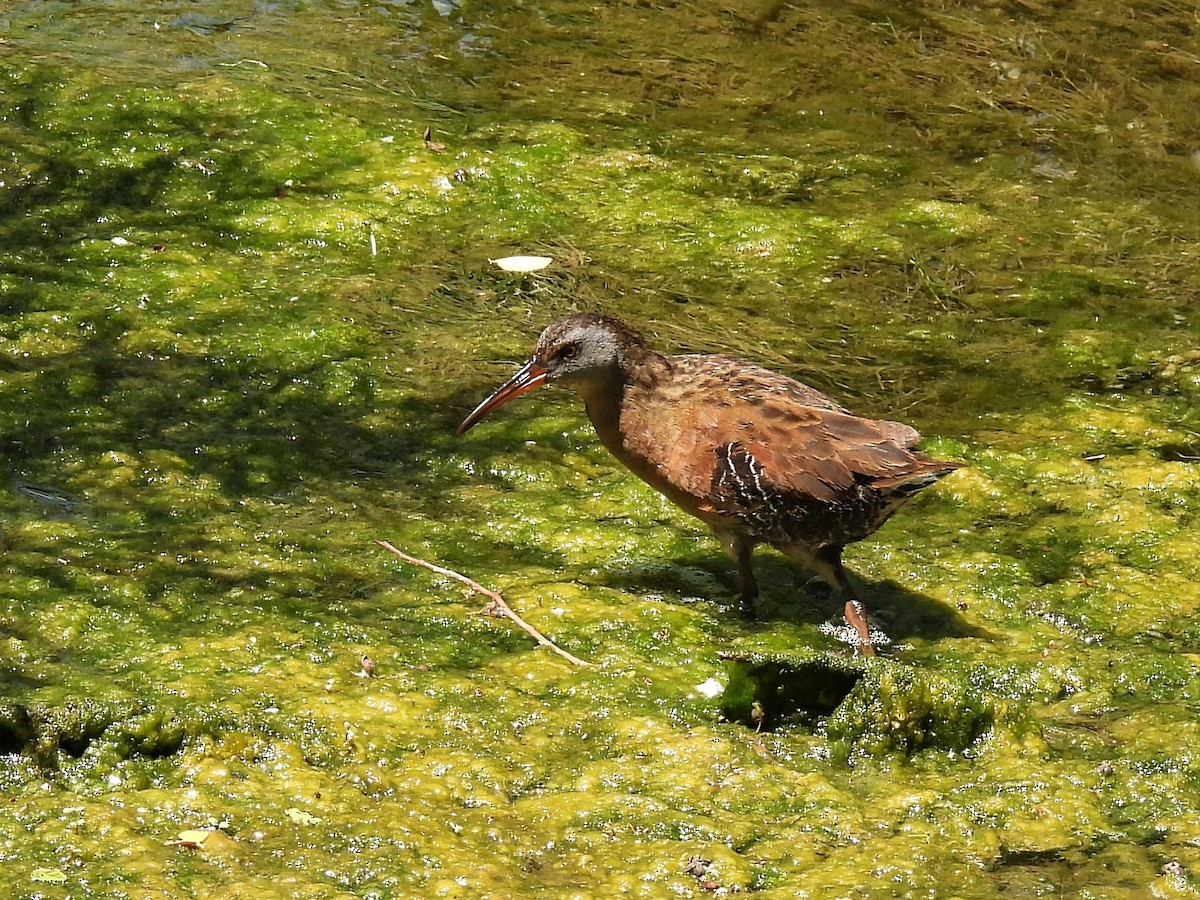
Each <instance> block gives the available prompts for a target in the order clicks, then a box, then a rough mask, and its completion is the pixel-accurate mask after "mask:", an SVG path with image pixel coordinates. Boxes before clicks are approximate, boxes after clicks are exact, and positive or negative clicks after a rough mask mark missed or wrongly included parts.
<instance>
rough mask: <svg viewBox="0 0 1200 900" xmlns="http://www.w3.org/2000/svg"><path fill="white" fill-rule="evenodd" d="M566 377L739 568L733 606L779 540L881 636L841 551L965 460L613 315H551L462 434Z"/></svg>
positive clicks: (856, 639) (859, 639)
mask: <svg viewBox="0 0 1200 900" xmlns="http://www.w3.org/2000/svg"><path fill="white" fill-rule="evenodd" d="M546 384H551V385H562V386H564V387H568V388H572V389H574V390H575V391H576V392H577V393H578V394H579V395H580V397H582V399H583V404H584V408H585V410H586V411H587V416H588V418H589V419H590V420H591V422H592V425H593V426H594V428H595V431H596V434H597V436H598V437H599V438H600V442H601V443H602V444H603V445H604V446H605V448H607V449H608V451H609V452H610V453H611V454H612V455H613V456H614V457H616V459H617V460H618V461H619V462H621V463H622V464H623V465H624V466H625V467H626V468H628V469H629V470H630V471H631V472H632V473H633V474H634V475H636V476H638V477H639V478H641V479H642V480H643V481H645V482H646V483H647V484H649V485H650V486H651V487H652V488H654V489H655V490H657V491H658V492H659V493H661V494H663V495H664V496H665V497H666V498H667V499H669V500H670V501H672V502H673V503H675V504H676V505H677V506H679V507H680V508H682V509H683V510H684V511H686V512H688V513H690V514H691V515H693V516H695V517H696V518H698V519H700V520H701V521H702V522H703V523H705V524H706V525H707V526H708V527H709V528H710V529H711V530H712V532H713V535H714V536H715V537H716V539H717V540H718V541H719V542H720V544H721V545H722V546H723V547H724V549H725V551H726V552H727V553H728V554H729V556H730V557H732V559H733V561H734V564H735V566H736V568H737V573H738V583H739V607H740V609H741V611H742V612H743V613H744V614H745V615H747V616H749V617H753V616H754V613H755V601H756V599H757V598H758V593H759V592H758V584H757V582H756V580H755V577H754V571H753V566H752V554H753V551H754V548H755V547H756V546H758V545H760V544H767V545H769V546H772V547H775V548H777V549H778V550H780V551H781V552H782V553H783V554H784V555H786V556H787V557H789V558H790V559H792V560H794V561H796V562H798V563H800V564H801V565H803V566H804V567H806V568H807V569H809V570H810V571H812V572H814V573H816V574H817V575H818V576H820V577H821V578H822V579H823V580H824V581H825V582H826V583H828V584H829V585H830V586H831V587H832V588H833V590H834V591H835V592H836V593H837V595H838V596H839V598H840V599H841V600H842V601H843V602H844V603H845V618H846V621H847V623H848V624H849V625H850V627H851V629H852V632H849V634H850V636H851V640H850V642H851V643H852V644H854V645H855V648H856V651H857V652H858V653H859V654H861V655H863V656H873V655H875V644H876V642H877V641H878V642H880V643H882V640H880V638H881V637H882V635H879V637H876V634H878V633H873V632H872V630H871V628H870V625H869V622H868V620H867V615H866V607H865V606H864V604H863V603H862V601H861V600H860V599H859V597H858V595H857V594H856V593H855V590H854V588H853V587H852V586H851V584H850V580H849V578H848V577H847V574H846V570H845V568H844V566H843V564H842V551H843V549H844V548H845V546H846V545H847V544H850V543H853V542H855V541H859V540H862V539H863V538H865V537H867V536H868V535H870V534H872V533H873V532H874V531H875V530H876V529H877V528H879V526H880V525H882V524H883V523H884V522H885V521H887V519H888V518H889V517H890V516H891V515H892V513H894V512H895V511H896V510H897V509H898V508H899V507H900V506H902V505H903V504H904V503H905V502H906V501H907V500H909V499H910V498H912V497H913V496H914V495H915V494H917V493H918V492H919V491H921V490H923V489H924V488H926V487H929V486H930V485H932V484H934V483H935V482H937V481H938V480H940V479H941V478H943V477H945V476H946V475H949V474H950V473H951V472H953V471H954V470H955V469H958V468H960V467H961V464H960V463H956V462H947V461H944V460H939V459H934V458H933V457H931V456H928V455H926V454H925V453H922V452H921V451H920V450H918V449H916V445H917V443H918V441H920V438H921V436H920V434H918V433H917V431H916V429H914V428H912V427H910V426H908V425H904V424H902V423H899V422H890V421H886V420H882V419H868V418H863V417H861V416H857V415H854V414H853V413H851V412H850V411H849V410H847V409H846V408H845V407H843V406H842V405H841V404H839V403H837V402H836V401H835V400H833V399H831V398H830V397H828V396H826V395H825V394H823V393H821V392H820V391H818V390H817V389H815V388H812V387H809V386H808V385H806V384H803V383H801V382H799V381H796V380H795V379H792V378H789V377H788V376H786V375H782V374H780V373H777V372H774V371H771V370H769V369H765V368H762V367H760V366H756V365H753V364H751V363H747V362H744V361H743V360H740V359H738V358H736V357H733V356H728V355H724V354H686V355H679V356H667V355H664V354H662V353H659V352H658V351H657V350H654V349H653V348H652V347H651V346H650V345H649V344H648V343H647V342H646V340H645V339H644V338H643V337H642V335H641V333H640V332H638V331H637V330H636V329H634V328H632V327H630V326H629V325H627V324H625V323H624V322H622V321H620V320H619V319H616V318H612V317H610V316H606V315H602V314H599V313H592V312H585V313H576V314H574V315H570V316H567V317H565V318H563V319H560V320H558V321H556V322H554V323H553V324H551V325H549V326H548V327H547V328H546V329H545V331H543V332H542V334H541V337H540V338H538V341H537V344H536V346H535V348H534V350H533V354H532V356H531V357H530V359H529V361H528V362H526V363H525V364H524V365H523V366H521V367H520V369H518V370H517V372H516V373H515V374H514V375H513V376H512V377H511V378H510V379H509V380H508V381H506V382H505V383H504V384H502V385H501V386H500V387H499V388H497V389H496V390H495V391H493V392H492V393H491V394H489V395H488V396H487V397H486V398H485V399H484V400H483V401H482V402H480V403H479V405H478V406H476V407H475V409H474V410H472V411H471V412H470V413H469V414H468V415H467V417H466V418H465V419H463V421H462V424H460V425H459V426H458V429H457V430H458V433H459V434H464V433H465V432H467V431H468V430H469V429H471V428H472V427H474V426H475V425H476V424H478V423H479V422H480V421H482V420H483V419H484V418H486V417H487V416H488V415H490V414H491V413H493V412H495V411H496V410H497V409H499V408H500V407H501V406H504V405H505V404H506V403H508V402H509V401H511V400H513V399H515V398H517V397H519V396H521V395H522V394H525V393H527V392H528V391H532V390H534V389H535V388H538V387H540V386H542V385H546Z"/></svg>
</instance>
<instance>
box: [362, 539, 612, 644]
mask: <svg viewBox="0 0 1200 900" xmlns="http://www.w3.org/2000/svg"><path fill="white" fill-rule="evenodd" d="M375 543H377V544H378V545H379V546H380V547H382V548H383V549H384V550H387V551H388V552H389V553H394V554H396V555H397V556H398V557H400V558H401V559H402V560H404V561H405V562H410V563H412V564H413V565H414V566H421V567H422V568H425V569H429V571H431V572H437V573H438V574H439V575H446V576H448V577H450V578H453V579H455V580H456V581H461V582H462V583H463V584H465V585H466V586H467V587H469V588H470V589H471V590H473V591H474V592H475V593H477V594H483V596H485V597H487V598H488V599H489V600H490V601H491V602H490V603H488V605H487V606H485V607H484V608H483V609H481V610H480V612H481V613H487V614H488V615H495V614H496V613H497V612H499V614H500V615H502V616H507V617H508V618H510V619H512V620H513V621H514V622H516V623H517V625H519V626H520V627H521V628H522V629H523V630H524V631H525V632H526V633H528V634H529V635H530V636H531V637H532V638H533V639H534V640H535V641H537V642H538V643H539V644H541V645H542V646H543V647H549V648H550V649H551V650H553V651H554V652H555V653H557V654H558V655H559V656H561V657H563V659H565V660H567V661H568V662H570V663H571V664H572V665H576V666H587V665H589V663H586V662H584V661H583V660H582V659H580V658H579V657H577V656H572V655H571V654H570V653H568V652H567V651H566V650H564V649H562V648H561V647H559V646H558V645H557V644H555V643H554V642H553V641H552V640H550V639H549V638H548V637H546V636H545V635H544V634H542V633H541V632H540V631H538V630H537V629H536V628H534V627H533V626H532V625H530V624H529V623H528V622H526V621H525V620H524V619H522V618H521V617H520V616H518V615H517V614H516V613H515V612H513V611H512V607H510V606H509V605H508V604H507V603H505V602H504V598H503V597H501V596H500V595H499V594H497V593H496V592H495V591H489V590H488V589H487V588H485V587H484V586H483V585H482V584H480V583H479V582H478V581H474V580H473V579H470V578H468V577H467V576H466V575H460V574H459V573H458V572H455V571H454V570H453V569H444V568H442V567H441V566H435V565H434V564H433V563H431V562H426V561H425V560H423V559H417V557H415V556H409V555H408V554H407V553H405V552H404V551H403V550H397V549H396V548H395V547H394V546H392V544H390V543H389V542H388V541H376V542H375Z"/></svg>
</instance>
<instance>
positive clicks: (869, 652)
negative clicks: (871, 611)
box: [776, 544, 875, 656]
mask: <svg viewBox="0 0 1200 900" xmlns="http://www.w3.org/2000/svg"><path fill="white" fill-rule="evenodd" d="M776 546H777V547H778V548H779V549H780V550H782V551H783V552H784V553H786V554H787V555H788V556H790V557H791V558H792V559H794V560H796V562H798V563H800V564H801V565H802V566H805V567H806V568H809V569H812V570H813V571H814V572H816V573H817V574H818V575H820V576H821V578H822V579H824V581H825V583H826V584H828V585H829V586H830V587H831V588H833V589H834V590H835V591H837V594H838V596H839V597H841V598H842V600H844V601H845V603H846V622H847V624H849V626H850V627H851V628H853V629H854V630H855V632H856V633H857V634H858V645H857V646H858V652H859V653H860V654H862V655H863V656H874V655H875V645H874V643H872V641H871V628H870V626H869V625H868V624H867V608H866V606H864V605H863V602H862V601H861V600H859V599H858V597H856V596H855V594H854V588H852V587H851V586H850V579H849V578H847V577H846V570H845V568H843V566H842V548H841V547H838V546H827V547H817V548H816V549H814V548H812V547H810V546H807V545H805V544H776Z"/></svg>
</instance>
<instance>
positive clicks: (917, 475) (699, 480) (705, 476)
mask: <svg viewBox="0 0 1200 900" xmlns="http://www.w3.org/2000/svg"><path fill="white" fill-rule="evenodd" d="M659 359H660V360H661V363H662V364H661V365H657V366H653V367H648V368H647V372H649V373H651V374H650V377H648V378H647V379H645V380H642V381H639V380H637V379H634V380H632V381H631V382H630V383H629V384H628V385H626V387H625V393H624V397H623V402H622V404H621V412H620V425H621V427H620V441H621V446H620V448H619V450H620V452H618V448H614V447H613V446H611V444H610V447H609V449H611V450H613V452H614V453H616V454H617V456H618V457H619V458H621V459H622V461H623V462H625V463H626V465H628V466H629V467H630V468H631V469H632V470H633V471H634V472H635V473H637V474H638V475H640V476H641V477H642V478H643V479H645V480H646V481H647V482H649V483H650V484H651V485H652V486H654V487H655V488H657V489H658V490H660V491H661V492H662V493H664V494H665V495H666V496H667V497H669V498H670V499H671V500H673V501H674V502H676V503H677V504H679V505H680V506H682V507H683V508H684V509H686V510H688V511H689V512H691V513H693V514H694V515H697V516H699V517H700V518H701V519H703V520H705V521H706V522H708V523H709V524H710V525H712V526H713V527H715V528H718V529H721V528H725V529H729V528H734V529H736V530H739V531H742V532H743V533H745V534H747V536H749V537H752V538H753V539H755V540H761V541H766V542H768V543H773V544H786V543H807V544H812V545H817V546H819V545H824V544H828V543H835V544H845V543H849V542H850V541H854V540H858V539H860V538H862V537H865V536H866V535H868V534H870V533H871V532H872V531H874V530H875V529H876V528H877V527H879V525H880V524H882V523H883V521H885V520H886V519H887V518H888V516H890V515H891V513H892V512H894V511H895V509H896V508H898V507H899V506H900V505H901V504H902V503H903V502H904V501H905V500H907V499H908V498H909V497H911V496H912V495H913V494H915V493H916V492H917V491H919V490H920V489H921V488H923V487H926V486H927V485H929V484H932V483H933V482H934V481H936V480H937V479H938V478H940V477H942V476H943V475H946V474H948V473H949V472H951V471H953V470H954V469H955V468H958V466H957V464H955V463H946V462H942V461H939V460H935V459H932V458H930V457H928V456H926V455H925V454H923V453H921V452H920V451H918V450H915V449H914V447H915V445H916V443H917V441H918V440H920V435H919V434H918V433H917V431H916V430H915V429H913V428H911V427H909V426H907V425H903V424H901V423H898V422H889V421H885V420H878V419H864V418H860V417H858V416H855V415H853V414H851V413H850V412H849V411H847V410H846V409H845V408H844V407H842V406H841V405H840V404H838V403H836V402H835V401H833V400H832V399H830V398H829V397H827V396H826V395H824V394H822V393H821V392H820V391H817V390H816V389H815V388H812V387H809V386H808V385H805V384H802V383H801V382H798V381H796V380H794V379H791V378H788V377H787V376H785V375H780V374H778V373H776V372H771V371H770V370H767V369H763V368H760V367H758V366H752V365H749V364H747V363H745V362H742V361H740V360H737V359H734V358H732V357H728V356H720V355H714V356H674V357H668V358H663V357H660V358H659ZM602 436H603V435H602ZM613 437H614V438H615V437H616V435H613ZM605 442H606V443H609V441H607V440H606V441H605Z"/></svg>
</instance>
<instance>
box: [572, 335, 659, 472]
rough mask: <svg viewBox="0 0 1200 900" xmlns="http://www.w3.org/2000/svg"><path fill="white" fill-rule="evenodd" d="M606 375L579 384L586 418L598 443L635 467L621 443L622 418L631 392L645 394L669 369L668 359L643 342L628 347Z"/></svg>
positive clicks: (622, 438)
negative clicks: (609, 374) (610, 373)
mask: <svg viewBox="0 0 1200 900" xmlns="http://www.w3.org/2000/svg"><path fill="white" fill-rule="evenodd" d="M630 349H631V350H632V351H633V352H629V351H627V352H626V355H625V357H624V358H623V359H622V364H621V365H620V366H619V367H618V368H617V369H614V371H613V373H612V375H611V376H610V377H608V378H604V379H597V380H595V381H592V382H590V383H588V384H586V385H581V386H580V391H579V392H580V394H582V396H583V403H584V407H585V408H586V409H587V414H588V418H589V419H591V420H592V425H593V426H594V427H595V429H596V434H597V435H598V436H599V438H600V441H601V443H603V444H604V446H605V447H606V448H608V451H609V452H610V453H612V454H613V455H614V456H615V457H617V459H619V460H621V462H623V463H625V465H627V466H629V467H630V468H633V469H634V470H635V471H637V469H638V466H637V463H636V462H635V461H634V460H633V459H631V458H630V453H629V451H628V449H627V448H626V446H625V440H624V430H625V429H624V427H623V424H622V422H623V418H625V417H626V416H625V413H626V409H625V406H626V404H627V403H628V402H630V397H631V396H643V397H644V396H647V395H648V394H650V393H652V392H653V389H654V387H655V385H657V384H658V383H660V382H661V381H663V380H664V379H665V378H666V377H667V376H668V375H669V373H670V369H671V363H670V360H669V359H668V358H667V357H665V356H663V355H662V354H660V353H656V352H655V351H653V350H651V349H649V348H648V347H645V346H639V347H635V348H630Z"/></svg>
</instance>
